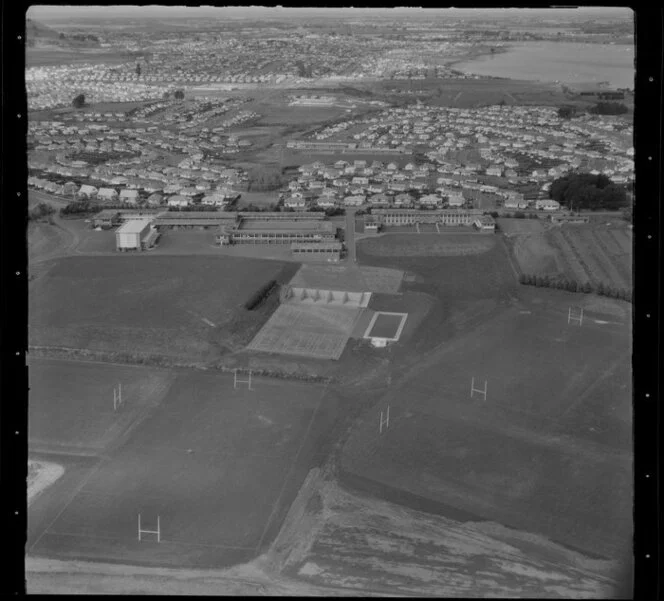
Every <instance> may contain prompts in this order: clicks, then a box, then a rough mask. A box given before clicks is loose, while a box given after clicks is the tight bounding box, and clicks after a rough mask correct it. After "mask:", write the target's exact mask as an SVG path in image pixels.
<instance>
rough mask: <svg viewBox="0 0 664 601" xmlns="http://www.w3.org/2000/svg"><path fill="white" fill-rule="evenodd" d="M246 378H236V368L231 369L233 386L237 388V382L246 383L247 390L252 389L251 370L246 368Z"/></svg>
mask: <svg viewBox="0 0 664 601" xmlns="http://www.w3.org/2000/svg"><path fill="white" fill-rule="evenodd" d="M247 375H248V378H247V379H246V380H242V379H240V378H238V369H237V368H235V369H234V370H233V388H234V389H235V390H237V387H238V386H237V385H238V384H246V385H247V390H253V388H252V387H251V370H248V372H247Z"/></svg>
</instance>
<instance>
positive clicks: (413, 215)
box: [371, 209, 482, 225]
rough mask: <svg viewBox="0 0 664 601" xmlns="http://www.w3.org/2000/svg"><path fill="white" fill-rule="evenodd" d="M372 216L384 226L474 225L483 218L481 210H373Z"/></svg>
mask: <svg viewBox="0 0 664 601" xmlns="http://www.w3.org/2000/svg"><path fill="white" fill-rule="evenodd" d="M371 214H372V215H373V216H374V217H375V219H376V221H377V222H379V223H382V224H384V225H412V224H415V223H440V224H441V225H473V223H474V222H475V220H476V219H477V218H478V217H481V216H482V211H480V210H479V209H456V210H455V209H438V210H434V211H426V210H418V209H373V210H372V211H371Z"/></svg>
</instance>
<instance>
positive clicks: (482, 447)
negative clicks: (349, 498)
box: [343, 295, 632, 559]
mask: <svg viewBox="0 0 664 601" xmlns="http://www.w3.org/2000/svg"><path fill="white" fill-rule="evenodd" d="M569 296H570V298H571V297H572V295H569ZM595 317H599V316H595V315H593V313H592V312H587V313H586V314H585V317H584V321H583V324H584V325H583V326H579V325H578V324H577V323H575V322H572V323H571V324H568V314H567V307H566V306H565V307H557V308H556V307H552V306H546V305H531V307H530V309H518V308H516V307H511V308H509V309H507V310H506V311H505V312H504V313H502V314H501V315H499V316H497V317H495V318H493V319H492V320H491V321H490V322H487V323H485V324H484V325H483V326H481V327H479V328H477V329H475V330H473V331H471V332H468V333H466V334H463V333H462V334H461V335H460V336H459V337H458V338H456V339H455V340H452V341H450V343H449V344H448V345H443V347H442V348H441V349H438V350H437V351H436V352H435V353H433V354H432V356H431V357H430V358H427V359H425V360H423V361H422V363H421V365H419V366H417V367H416V368H415V369H413V370H412V372H411V374H410V375H409V376H408V377H407V378H406V379H405V380H404V381H403V382H400V383H399V385H398V386H397V387H392V389H390V391H389V392H388V393H387V394H386V395H385V397H383V399H381V401H380V403H379V405H378V406H376V407H374V408H373V409H372V410H370V411H369V412H367V413H366V414H365V415H364V417H363V419H362V420H360V421H359V422H358V423H357V424H356V426H355V427H354V430H353V431H352V433H351V436H350V439H349V440H348V442H347V444H346V446H345V448H344V454H343V470H344V471H345V472H346V473H348V474H350V476H351V477H353V478H354V479H355V480H356V481H357V480H358V479H360V480H362V479H364V481H365V482H366V483H367V490H373V491H374V492H375V490H376V489H375V487H376V485H377V484H378V485H382V486H384V487H385V490H386V491H387V490H392V491H403V492H404V493H406V494H409V495H413V496H415V497H418V498H420V499H423V500H424V505H426V503H427V502H429V503H430V504H436V503H438V504H442V505H445V506H448V507H452V508H454V509H457V510H460V511H463V512H465V513H467V514H469V515H471V516H474V518H472V519H475V520H478V521H496V522H499V523H501V524H503V525H505V526H508V527H512V528H517V529H520V530H525V531H527V532H532V533H537V534H542V535H544V536H546V537H548V538H550V539H551V540H554V541H556V542H559V543H562V544H565V545H567V546H569V547H573V548H576V549H580V550H582V551H584V552H586V553H589V554H591V555H597V556H601V557H605V558H611V559H614V558H617V557H620V558H622V553H624V552H625V549H628V548H629V547H628V546H629V544H630V542H629V541H630V536H631V518H632V513H631V503H632V480H631V477H632V476H631V473H632V471H631V470H632V461H631V443H632V440H631V380H630V377H629V366H630V361H631V345H630V331H629V324H627V323H619V321H618V320H613V321H610V320H607V319H599V318H598V319H595ZM602 317H604V316H602ZM471 385H473V388H474V389H475V391H474V392H473V393H472V395H471ZM484 391H486V395H485V394H484ZM388 406H389V407H390V415H389V425H386V423H385V417H386V413H387V407H388ZM381 422H382V425H381ZM378 494H381V496H385V497H386V498H390V494H391V493H389V492H385V494H382V493H378Z"/></svg>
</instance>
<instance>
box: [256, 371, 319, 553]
mask: <svg viewBox="0 0 664 601" xmlns="http://www.w3.org/2000/svg"><path fill="white" fill-rule="evenodd" d="M326 392H327V384H326V385H325V386H324V387H323V390H322V391H321V395H320V397H318V403H317V404H316V409H314V412H313V414H312V416H311V419H310V420H309V424H308V425H307V430H306V432H305V433H304V436H303V437H302V441H301V442H300V447H299V448H298V450H297V453H295V457H294V458H293V461H292V462H291V466H290V469H289V470H288V473H287V474H286V477H285V478H284V483H283V484H282V485H281V490H280V491H279V495H278V496H277V499H276V501H275V502H274V503H273V505H272V511H271V512H270V517H269V518H268V520H267V522H266V523H265V528H264V529H263V534H261V538H260V540H259V541H258V545H256V548H255V553H258V552H259V551H260V548H261V546H262V545H263V540H264V539H265V535H266V534H267V531H268V529H269V527H270V524H271V523H272V519H273V518H274V514H275V513H276V511H277V509H278V508H279V505H280V504H281V497H282V496H283V494H284V492H285V490H286V485H287V484H288V481H289V480H290V478H291V475H292V474H293V470H294V469H295V466H296V465H297V462H298V459H299V458H300V453H301V452H302V449H303V448H304V443H305V442H306V441H307V438H309V432H311V426H312V425H313V423H314V421H315V420H316V416H317V415H318V409H320V406H321V405H322V403H323V397H324V396H325V393H326Z"/></svg>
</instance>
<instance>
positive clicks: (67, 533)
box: [45, 532, 255, 551]
mask: <svg viewBox="0 0 664 601" xmlns="http://www.w3.org/2000/svg"><path fill="white" fill-rule="evenodd" d="M45 534H48V535H50V536H70V537H72V538H88V539H100V540H116V541H128V542H133V541H134V537H131V538H123V537H120V536H106V535H101V536H99V535H96V534H95V535H90V534H81V533H77V532H46V533H45ZM146 542H148V541H146ZM161 543H170V544H171V545H182V546H187V547H209V548H212V549H236V550H238V551H255V547H235V546H233V545H210V544H206V543H188V542H185V541H180V540H172V539H170V540H167V539H165V538H162V539H161V542H160V543H158V544H161Z"/></svg>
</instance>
